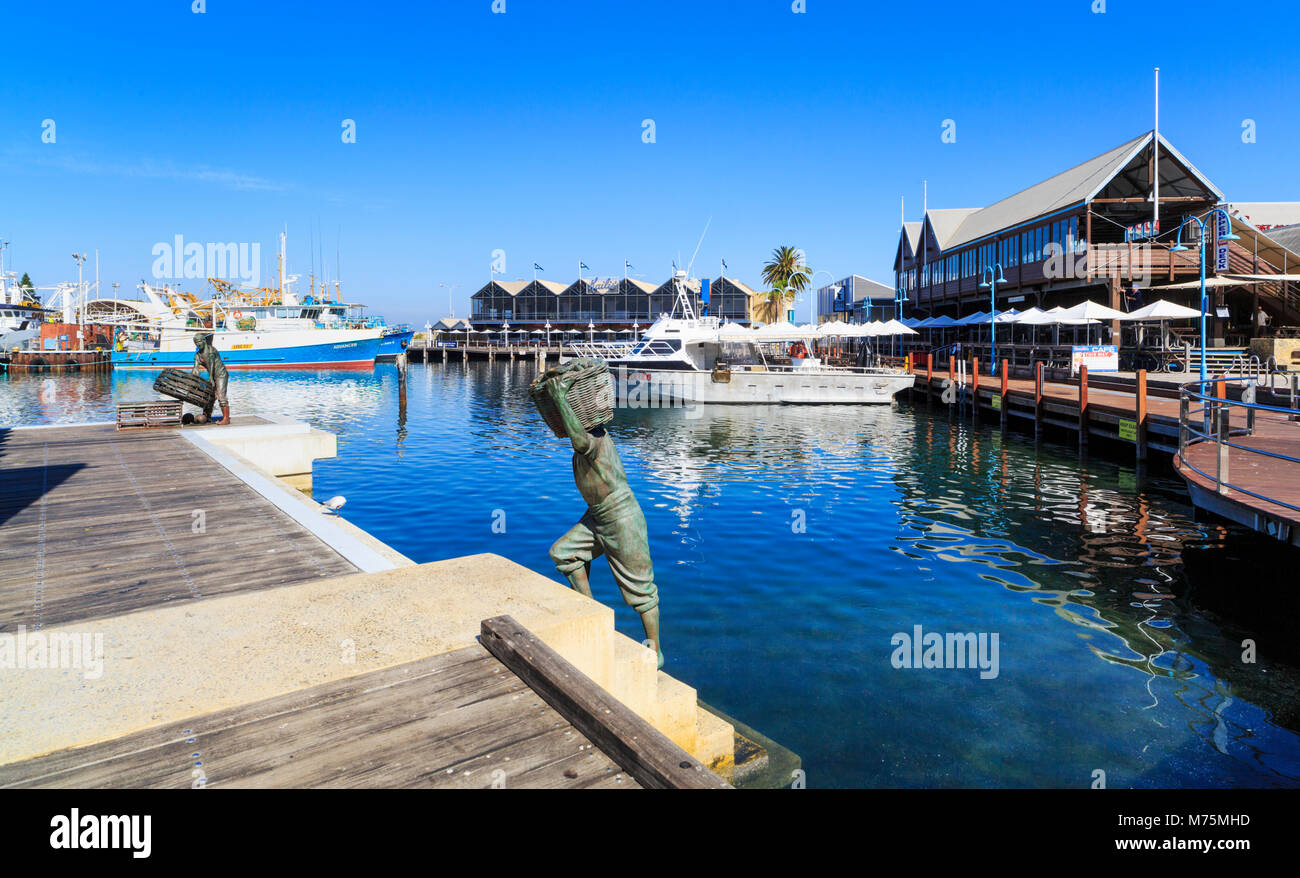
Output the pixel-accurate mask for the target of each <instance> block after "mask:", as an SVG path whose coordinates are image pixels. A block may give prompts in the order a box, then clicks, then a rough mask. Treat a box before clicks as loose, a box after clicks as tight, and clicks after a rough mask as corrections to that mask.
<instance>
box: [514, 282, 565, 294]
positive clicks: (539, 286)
mask: <svg viewBox="0 0 1300 878" xmlns="http://www.w3.org/2000/svg"><path fill="white" fill-rule="evenodd" d="M529 287H535V289H532V290H529V292H531V293H532V294H533V295H537V294H538V293H551V294H553V295H556V296H558V295H559V294H560V293H562V292H564V291H565V290H566V289H568V287H567V286H566V285H565V284H562V283H559V282H557V281H553V280H540V279H539V280H530V281H528V283H526V284H524V285H523V288H522V289H521V290H520V292H523V290H528V288H529Z"/></svg>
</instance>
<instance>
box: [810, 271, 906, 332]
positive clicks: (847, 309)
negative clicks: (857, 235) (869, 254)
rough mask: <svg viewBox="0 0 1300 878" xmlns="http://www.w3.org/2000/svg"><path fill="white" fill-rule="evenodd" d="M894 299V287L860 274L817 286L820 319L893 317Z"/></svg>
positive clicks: (856, 320)
mask: <svg viewBox="0 0 1300 878" xmlns="http://www.w3.org/2000/svg"><path fill="white" fill-rule="evenodd" d="M894 298H895V294H894V290H893V289H892V288H891V287H889V286H886V285H885V284H882V283H879V282H878V281H874V280H871V279H869V278H865V277H863V276H862V275H860V274H851V275H849V276H848V277H846V278H844V279H842V280H837V281H835V282H834V283H829V284H826V285H825V286H823V287H819V288H818V289H817V322H818V323H826V322H828V321H831V320H842V321H844V322H845V323H870V322H871V321H873V320H891V319H893V318H894V317H895V316H896V314H895V310H894Z"/></svg>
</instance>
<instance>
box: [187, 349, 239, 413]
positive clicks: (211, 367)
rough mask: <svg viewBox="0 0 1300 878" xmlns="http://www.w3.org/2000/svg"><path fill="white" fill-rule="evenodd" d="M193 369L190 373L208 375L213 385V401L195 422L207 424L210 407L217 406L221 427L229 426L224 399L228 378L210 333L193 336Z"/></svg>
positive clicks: (224, 365) (227, 403) (228, 411)
mask: <svg viewBox="0 0 1300 878" xmlns="http://www.w3.org/2000/svg"><path fill="white" fill-rule="evenodd" d="M194 348H195V350H194V368H193V370H191V371H192V373H193V374H194V375H197V374H199V372H200V371H206V372H207V373H208V380H209V381H211V382H212V385H213V399H212V402H209V403H208V404H207V405H206V406H205V407H204V410H203V414H202V415H201V416H199V417H196V418H195V420H196V421H198V422H199V423H200V424H204V423H207V422H208V421H209V420H211V419H212V406H213V404H214V403H215V404H217V405H220V406H221V426H223V427H229V426H230V402H229V400H227V399H226V385H227V384H228V382H229V380H230V377H229V373H228V372H227V371H226V364H225V363H224V362H222V360H221V354H219V353H217V348H216V345H214V344H213V343H212V333H210V332H200V333H196V334H195V336H194Z"/></svg>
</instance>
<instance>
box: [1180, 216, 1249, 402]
mask: <svg viewBox="0 0 1300 878" xmlns="http://www.w3.org/2000/svg"><path fill="white" fill-rule="evenodd" d="M1216 213H1221V214H1223V218H1224V219H1225V220H1227V222H1228V234H1226V235H1223V236H1222V237H1220V238H1219V240H1220V241H1240V240H1241V238H1240V236H1238V235H1234V234H1233V233H1232V217H1230V216H1228V212H1227V211H1226V210H1224V209H1223V208H1222V207H1216V208H1214V210H1212V211H1210V212H1209V213H1207V214H1206V215H1205V219H1209V218H1210V217H1212V216H1214V215H1215V214H1216ZM1191 222H1194V223H1196V224H1197V225H1198V226H1200V227H1201V243H1200V245H1199V248H1198V249H1199V250H1200V251H1201V393H1205V382H1206V375H1205V313H1206V312H1207V311H1208V310H1209V299H1208V297H1207V296H1206V293H1205V220H1203V219H1201V218H1200V217H1195V216H1189V217H1188V218H1187V219H1185V220H1183V221H1182V223H1181V224H1179V226H1178V240H1177V241H1176V242H1175V243H1174V246H1173V247H1171V248H1170V249H1169V252H1170V253H1180V252H1182V251H1184V250H1187V249H1188V248H1187V247H1184V246H1183V226H1185V225H1187V224H1188V223H1191Z"/></svg>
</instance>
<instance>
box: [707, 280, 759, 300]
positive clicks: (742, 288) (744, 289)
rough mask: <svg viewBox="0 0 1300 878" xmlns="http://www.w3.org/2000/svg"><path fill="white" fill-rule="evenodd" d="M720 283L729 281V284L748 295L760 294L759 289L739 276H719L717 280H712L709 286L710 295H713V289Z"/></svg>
mask: <svg viewBox="0 0 1300 878" xmlns="http://www.w3.org/2000/svg"><path fill="white" fill-rule="evenodd" d="M720 283H727V284H730V285H731V286H733V287H735V288H736V289H738V290H740V291H741V292H742V293H744V294H745V295H747V296H757V295H758V291H757V290H755V289H754V288H752V287H750V286H749V285H748V284H746V283H745V282H744V281H742V280H740V279H739V278H735V277H720V278H718V279H717V280H714V281H711V282H710V284H709V286H710V293H709V295H712V289H714V288H716V287H717V285H718V284H720Z"/></svg>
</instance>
